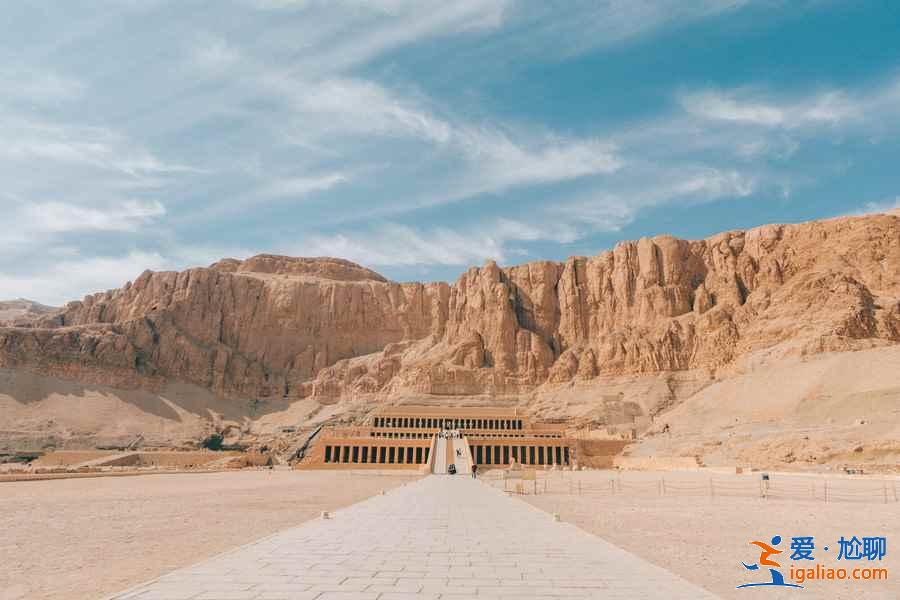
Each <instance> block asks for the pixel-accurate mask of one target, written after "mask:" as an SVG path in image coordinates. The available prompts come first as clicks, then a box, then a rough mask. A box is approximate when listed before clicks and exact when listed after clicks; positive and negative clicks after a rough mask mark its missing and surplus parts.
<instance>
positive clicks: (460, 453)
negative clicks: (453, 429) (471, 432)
mask: <svg viewBox="0 0 900 600" xmlns="http://www.w3.org/2000/svg"><path fill="white" fill-rule="evenodd" d="M451 441H452V442H453V462H454V464H456V472H457V473H459V474H461V475H468V474H469V473H471V472H472V455H471V454H470V452H469V444H468V442H467V441H466V438H465V436H462V435H461V436H459V437H457V438H454V439H453V440H451Z"/></svg>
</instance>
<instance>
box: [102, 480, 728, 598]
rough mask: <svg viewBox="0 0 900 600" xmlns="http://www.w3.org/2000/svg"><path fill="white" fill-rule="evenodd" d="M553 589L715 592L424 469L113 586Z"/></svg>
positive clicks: (374, 594) (232, 592)
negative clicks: (363, 496) (267, 533)
mask: <svg viewBox="0 0 900 600" xmlns="http://www.w3.org/2000/svg"><path fill="white" fill-rule="evenodd" d="M561 597H562V598H611V599H617V598H629V599H635V598H650V597H653V598H656V597H659V598H667V599H685V600H687V599H690V600H700V599H703V598H714V597H715V596H713V595H712V594H710V593H708V592H706V591H704V590H703V589H701V588H699V587H697V586H695V585H693V584H690V583H688V582H687V581H685V580H683V579H681V578H679V577H678V576H676V575H674V574H673V573H670V572H668V571H666V570H664V569H661V568H659V567H656V566H654V565H652V564H650V563H648V562H647V561H645V560H643V559H640V558H638V557H637V556H635V555H633V554H630V553H628V552H626V551H624V550H622V549H620V548H618V547H616V546H613V545H611V544H609V543H607V542H605V541H603V540H602V539H600V538H598V537H595V536H592V535H590V534H588V533H585V532H583V531H581V530H580V529H578V528H576V527H574V526H572V525H569V524H566V523H558V522H554V521H553V518H552V516H551V515H549V514H546V513H543V512H541V511H539V510H537V509H535V508H532V507H531V506H529V505H527V504H525V503H524V502H521V501H519V500H516V499H514V498H508V497H506V496H505V495H504V494H503V493H502V492H500V491H498V490H495V489H492V488H490V487H489V486H487V485H484V484H482V483H480V482H477V481H475V480H473V479H471V478H470V477H467V476H463V475H457V476H455V477H452V476H436V475H433V476H429V477H426V478H424V479H422V480H419V481H417V482H415V483H411V484H407V485H406V486H403V487H401V488H397V489H395V490H392V491H390V492H388V493H387V494H385V495H383V496H375V497H373V498H370V499H368V500H365V501H363V502H360V503H358V504H355V505H353V506H351V507H348V508H346V509H343V510H339V511H337V512H335V513H334V514H333V515H332V518H331V519H327V520H326V519H317V520H315V521H310V522H308V523H305V524H303V525H301V526H299V527H295V528H292V529H288V530H285V531H282V532H281V533H277V534H275V535H273V536H271V537H268V538H265V539H262V540H260V541H258V542H254V543H252V544H249V545H247V546H242V547H240V548H237V549H235V550H232V551H231V552H228V553H226V554H223V555H220V556H218V557H215V558H212V559H210V560H207V561H205V562H202V563H200V564H197V565H194V566H192V567H188V568H185V569H181V570H178V571H175V572H173V573H170V574H168V575H165V576H163V577H161V578H159V579H157V580H156V581H153V582H150V583H148V584H145V585H143V586H139V587H137V588H134V589H132V590H129V591H127V592H123V593H121V594H118V595H116V596H113V598H116V599H122V600H124V599H126V598H127V599H129V600H131V599H135V598H139V599H140V600H154V599H166V600H189V599H190V600H217V599H218V600H228V599H241V600H243V599H255V600H266V599H268V600H278V599H284V600H305V599H313V598H315V599H317V600H329V599H337V598H343V599H346V600H349V599H355V598H360V599H373V600H374V599H377V600H392V599H400V598H409V599H424V598H442V599H443V598H448V599H451V600H463V599H465V598H473V599H480V600H485V599H490V598H561Z"/></svg>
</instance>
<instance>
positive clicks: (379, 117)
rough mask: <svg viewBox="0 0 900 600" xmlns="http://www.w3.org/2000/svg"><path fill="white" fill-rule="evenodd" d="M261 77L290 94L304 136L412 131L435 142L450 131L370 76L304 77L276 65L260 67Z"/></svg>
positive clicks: (410, 133) (403, 133)
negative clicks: (266, 69)
mask: <svg viewBox="0 0 900 600" xmlns="http://www.w3.org/2000/svg"><path fill="white" fill-rule="evenodd" d="M260 79H261V83H262V84H263V85H264V86H266V87H267V88H269V89H270V90H271V91H274V92H275V93H277V94H282V95H284V96H286V97H287V98H288V99H289V102H290V107H291V109H292V111H293V115H294V117H295V118H296V119H298V120H299V127H298V128H297V129H299V130H302V132H303V133H304V134H305V135H307V136H314V137H317V138H321V137H334V136H336V135H341V134H344V135H384V136H410V137H414V138H419V139H423V140H426V141H431V142H436V143H444V142H446V141H447V140H448V139H449V137H450V129H451V126H450V125H449V124H448V123H446V122H444V121H443V120H441V119H439V118H437V117H434V116H433V115H430V114H428V113H427V112H426V111H425V110H423V109H421V108H419V107H417V106H416V105H415V103H413V102H412V101H410V100H407V99H403V98H400V97H398V96H397V95H395V94H392V93H391V92H390V91H388V90H387V89H386V88H384V87H383V86H380V85H378V84H377V83H374V82H371V81H365V80H361V79H352V78H332V79H326V80H320V81H316V80H309V81H305V80H300V79H297V78H296V77H295V76H292V75H290V74H289V73H285V72H277V71H269V72H266V71H263V72H262V73H261V78H260Z"/></svg>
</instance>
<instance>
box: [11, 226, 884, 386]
mask: <svg viewBox="0 0 900 600" xmlns="http://www.w3.org/2000/svg"><path fill="white" fill-rule="evenodd" d="M37 324H38V327H37V328H35V329H31V330H24V329H16V328H6V329H0V367H15V368H27V369H32V370H36V371H39V372H43V373H46V374H49V375H53V376H62V377H66V378H73V379H78V380H96V381H97V382H98V383H103V384H105V385H118V386H123V387H152V386H154V385H159V384H160V382H163V381H171V380H180V381H185V382H188V383H193V384H196V385H200V386H203V387H205V388H208V389H210V390H212V391H214V392H215V393H217V394H219V395H222V396H226V397H236V398H239V397H258V398H266V397H282V396H287V397H288V398H300V397H309V396H312V397H315V398H317V399H319V400H321V401H322V402H331V401H336V400H339V399H341V398H347V397H353V396H357V395H365V394H373V393H377V394H379V395H380V396H381V397H391V396H400V395H404V394H410V393H416V394H419V393H421V394H446V395H469V394H506V393H520V392H523V391H528V390H533V389H535V388H536V387H538V386H541V385H543V384H546V383H548V382H549V383H551V384H558V383H565V382H569V381H589V380H591V379H593V378H595V377H599V376H604V375H621V374H632V373H652V372H660V371H681V370H687V369H708V370H711V371H714V370H716V369H719V368H723V367H725V368H727V367H728V366H729V365H733V364H734V363H735V361H737V360H738V359H740V358H741V357H744V356H748V355H751V354H753V353H755V352H758V351H762V350H767V349H780V350H779V351H782V352H790V353H796V354H803V353H816V352H823V351H830V350H846V349H853V348H858V347H865V346H867V345H877V344H885V343H896V342H900V217H898V216H896V215H872V216H867V217H858V218H843V219H834V220H829V221H821V222H811V223H805V224H800V225H769V226H764V227H760V228H757V229H752V230H749V231H735V232H726V233H722V234H719V235H716V236H713V237H711V238H709V239H706V240H700V241H686V240H679V239H675V238H672V237H669V236H660V237H655V238H650V239H647V238H645V239H641V240H638V241H635V242H622V243H620V244H618V245H617V246H616V247H615V248H614V249H613V250H611V251H608V252H604V253H602V254H599V255H597V256H593V257H573V258H570V259H568V260H567V261H566V262H564V263H555V262H547V261H541V262H534V263H528V264H524V265H519V266H514V267H510V268H505V269H504V268H500V267H498V266H497V265H496V264H495V263H493V262H489V263H487V264H486V265H484V266H483V267H480V268H471V269H469V270H468V271H466V272H465V273H464V274H463V275H462V276H461V277H460V278H459V280H458V281H457V282H456V283H454V284H453V285H447V284H445V283H429V284H420V283H404V284H400V283H395V282H390V281H387V280H385V279H384V278H383V277H381V276H380V275H378V274H377V273H374V272H373V271H370V270H368V269H365V268H363V267H360V266H358V265H355V264H353V263H349V262H347V261H343V260H337V259H298V258H288V257H279V256H272V255H260V256H256V257H253V258H250V259H248V260H246V261H236V260H233V259H225V260H222V261H220V262H218V263H216V264H214V265H212V266H210V267H208V268H197V269H189V270H187V271H183V272H180V273H175V272H158V273H154V272H149V271H148V272H145V273H144V274H142V275H141V276H140V277H138V279H136V280H135V281H134V282H133V283H129V284H126V285H125V286H124V287H123V288H121V289H119V290H115V291H112V292H107V293H102V294H95V295H92V296H88V297H86V298H85V299H84V300H83V301H81V302H72V303H70V304H69V305H68V306H67V307H66V308H65V309H64V310H63V311H62V312H60V313H57V314H54V315H53V316H51V317H48V318H45V319H43V320H39V321H38V322H37Z"/></svg>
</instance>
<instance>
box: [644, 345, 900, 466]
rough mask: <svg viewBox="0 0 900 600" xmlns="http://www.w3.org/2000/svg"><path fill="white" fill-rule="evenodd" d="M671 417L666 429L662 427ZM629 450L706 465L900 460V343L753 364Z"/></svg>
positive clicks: (685, 405) (672, 414)
mask: <svg viewBox="0 0 900 600" xmlns="http://www.w3.org/2000/svg"><path fill="white" fill-rule="evenodd" d="M665 425H668V426H669V428H670V432H669V433H668V434H665V433H662V430H663V427H664V426H665ZM654 432H655V433H654ZM630 453H631V454H633V455H635V456H694V455H697V456H700V457H701V458H702V460H703V461H704V462H705V463H706V464H709V465H716V464H742V465H751V466H759V467H766V466H772V465H787V466H793V467H798V468H810V467H816V466H817V465H820V464H824V463H830V464H833V465H841V464H850V465H853V464H863V463H864V464H866V465H869V466H871V467H878V466H880V467H882V468H887V469H890V468H891V467H894V468H896V467H897V466H898V465H900V348H898V347H896V346H891V347H887V348H876V349H871V350H863V351H859V352H841V353H832V354H823V355H818V356H814V357H810V358H807V359H800V358H793V359H786V360H778V361H772V362H768V363H763V364H760V365H755V366H753V368H752V369H748V370H747V371H746V372H743V373H737V374H735V375H734V376H732V377H728V378H725V379H722V380H717V381H715V382H713V383H712V384H711V385H709V386H707V387H705V388H703V389H702V390H701V391H699V392H698V393H696V394H694V395H692V396H690V397H689V398H687V399H686V400H685V401H684V402H682V403H681V404H680V405H678V406H676V407H675V408H673V409H672V410H671V411H668V412H665V413H663V414H661V415H659V416H658V417H657V419H656V421H655V423H654V426H653V428H652V430H651V434H650V435H649V436H648V437H647V438H646V439H644V440H642V441H641V442H640V443H639V444H636V445H634V446H632V447H631V448H630Z"/></svg>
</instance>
